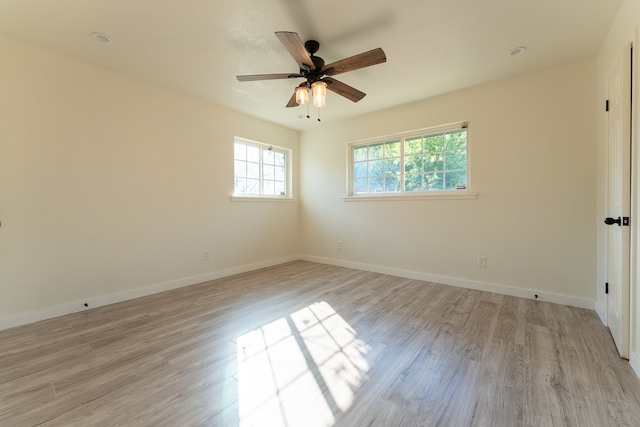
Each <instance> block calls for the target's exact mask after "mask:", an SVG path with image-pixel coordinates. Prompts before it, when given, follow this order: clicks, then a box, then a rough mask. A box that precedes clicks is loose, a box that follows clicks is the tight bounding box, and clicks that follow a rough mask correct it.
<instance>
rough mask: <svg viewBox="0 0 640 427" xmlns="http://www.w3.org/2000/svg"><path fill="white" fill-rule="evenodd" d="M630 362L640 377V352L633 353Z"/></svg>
mask: <svg viewBox="0 0 640 427" xmlns="http://www.w3.org/2000/svg"><path fill="white" fill-rule="evenodd" d="M629 364H630V365H631V367H632V368H633V370H634V371H635V373H636V375H637V376H638V378H640V355H639V354H638V353H631V354H630V355H629Z"/></svg>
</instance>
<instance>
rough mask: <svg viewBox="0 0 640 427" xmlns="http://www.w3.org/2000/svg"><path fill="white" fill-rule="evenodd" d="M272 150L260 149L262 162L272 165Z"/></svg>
mask: <svg viewBox="0 0 640 427" xmlns="http://www.w3.org/2000/svg"><path fill="white" fill-rule="evenodd" d="M273 154H274V153H273V151H269V150H263V151H262V163H264V164H268V165H272V164H273V163H274V161H275V160H274V157H275V156H274V155H273Z"/></svg>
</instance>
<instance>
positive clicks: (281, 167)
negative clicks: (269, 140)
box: [233, 138, 290, 198]
mask: <svg viewBox="0 0 640 427" xmlns="http://www.w3.org/2000/svg"><path fill="white" fill-rule="evenodd" d="M233 152H234V155H233V158H234V167H233V169H234V189H233V195H234V196H240V197H284V198H288V197H290V196H289V185H288V182H289V178H288V176H289V170H288V167H287V165H288V161H289V153H290V150H287V149H286V148H281V147H275V146H271V145H267V144H262V143H259V142H253V141H248V140H245V139H241V138H236V139H235V142H234V149H233Z"/></svg>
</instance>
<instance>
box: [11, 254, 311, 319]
mask: <svg viewBox="0 0 640 427" xmlns="http://www.w3.org/2000/svg"><path fill="white" fill-rule="evenodd" d="M297 259H299V257H296V256H290V257H283V258H276V259H271V260H267V261H262V262H258V263H254V264H248V265H242V266H238V267H232V268H227V269H224V270H219V271H212V272H209V273H205V274H200V275H196V276H190V277H185V278H182V279H177V280H171V281H167V282H162V283H156V284H154V285H150V286H145V287H142V288H135V289H131V290H128V291H124V292H118V293H115V294H108V295H99V296H95V297H88V298H86V299H83V300H82V301H73V302H69V303H65V304H60V305H56V306H52V307H46V308H43V309H42V310H34V311H29V312H24V313H18V314H14V315H11V316H5V317H0V330H3V329H9V328H13V327H15V326H20V325H26V324H29V323H34V322H39V321H41V320H46V319H52V318H54V317H58V316H64V315H65V314H71V313H77V312H79V311H83V310H88V309H91V308H96V307H102V306H105V305H109V304H115V303H118V302H122V301H126V300H130V299H134V298H140V297H144V296H147V295H151V294H157V293H159V292H164V291H168V290H171V289H176V288H182V287H185V286H190V285H195V284H198V283H203V282H208V281H210V280H215V279H220V278H222V277H228V276H233V275H235V274H240V273H246V272H248V271H253V270H258V269H260V268H265V267H271V266H274V265H278V264H284V263H285V262H290V261H295V260H297ZM85 303H86V304H87V305H88V308H87V307H85V306H84V304H85Z"/></svg>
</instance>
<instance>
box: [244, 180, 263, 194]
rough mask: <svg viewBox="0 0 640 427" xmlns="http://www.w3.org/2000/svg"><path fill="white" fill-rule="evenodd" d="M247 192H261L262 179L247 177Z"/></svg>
mask: <svg viewBox="0 0 640 427" xmlns="http://www.w3.org/2000/svg"><path fill="white" fill-rule="evenodd" d="M246 182H247V184H246V190H245V192H244V193H245V194H260V181H259V180H257V179H247V181H246Z"/></svg>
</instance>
